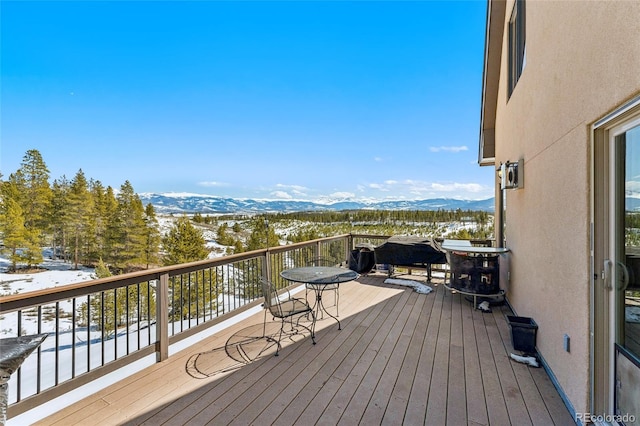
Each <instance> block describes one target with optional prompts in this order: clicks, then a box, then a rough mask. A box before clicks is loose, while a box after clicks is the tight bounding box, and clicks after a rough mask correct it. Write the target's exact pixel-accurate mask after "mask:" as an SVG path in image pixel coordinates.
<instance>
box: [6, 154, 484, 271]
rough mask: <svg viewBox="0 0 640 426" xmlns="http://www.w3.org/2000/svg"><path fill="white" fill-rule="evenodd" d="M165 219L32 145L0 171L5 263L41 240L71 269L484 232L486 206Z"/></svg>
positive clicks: (14, 265) (21, 259)
mask: <svg viewBox="0 0 640 426" xmlns="http://www.w3.org/2000/svg"><path fill="white" fill-rule="evenodd" d="M167 219H169V220H168V221H163V222H167V223H169V224H170V225H169V226H168V227H166V228H163V227H161V225H160V221H159V217H158V215H157V214H156V211H155V209H154V207H153V205H151V204H147V205H146V206H145V205H143V203H142V202H141V200H140V197H139V196H138V195H137V194H136V192H135V190H134V188H133V185H132V184H131V183H130V182H129V181H125V182H124V183H123V184H122V185H121V186H120V188H118V190H115V189H114V188H112V187H110V186H106V187H105V186H104V185H103V184H102V183H101V182H100V181H99V180H95V179H92V178H88V177H87V176H85V174H84V172H83V171H82V169H80V170H78V172H77V173H76V174H75V176H73V178H71V179H68V178H67V177H66V176H62V177H59V178H56V179H54V180H51V176H50V172H49V170H48V168H47V165H46V163H45V161H44V159H43V158H42V155H41V154H40V152H39V151H38V150H35V149H32V150H28V151H27V152H26V154H25V155H24V157H23V159H22V162H21V164H20V167H19V169H18V170H17V171H15V172H13V173H11V174H10V175H9V176H7V177H6V179H5V177H4V176H3V175H2V174H0V242H1V244H0V249H2V251H3V255H5V256H6V257H8V258H9V259H10V262H11V267H10V270H13V271H15V270H18V269H21V270H23V269H33V268H37V267H38V265H39V264H41V263H42V262H43V254H42V253H43V251H42V248H43V247H50V248H51V251H50V253H52V256H53V257H57V258H61V259H64V260H65V261H67V262H70V263H72V264H73V265H74V267H76V268H77V267H78V265H85V266H92V267H96V271H101V272H100V275H101V276H105V275H111V274H121V273H126V272H131V271H134V270H139V269H148V268H151V267H155V266H160V265H172V264H178V263H185V262H190V261H195V260H202V259H205V258H207V257H211V256H218V255H226V254H232V253H239V252H244V251H250V250H255V249H261V248H265V247H266V246H277V245H281V244H287V243H291V242H301V241H308V240H312V239H316V238H321V237H326V236H334V235H339V234H346V233H354V234H369V235H420V236H425V237H434V238H442V237H444V236H446V237H447V238H461V239H469V238H477V239H487V238H491V237H492V235H493V227H492V226H493V225H492V217H491V215H490V214H488V213H486V212H479V211H463V210H460V209H458V210H454V211H448V210H437V211H418V210H411V211H406V210H401V211H387V210H354V211H330V212H296V213H264V214H259V215H242V214H237V215H203V214H201V213H195V214H192V215H189V216H186V215H172V216H170V217H168V218H167ZM452 224H457V226H456V227H452ZM467 225H468V226H467ZM205 235H206V238H205Z"/></svg>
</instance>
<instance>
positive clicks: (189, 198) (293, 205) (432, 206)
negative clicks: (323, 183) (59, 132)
mask: <svg viewBox="0 0 640 426" xmlns="http://www.w3.org/2000/svg"><path fill="white" fill-rule="evenodd" d="M138 195H139V196H140V199H141V200H142V202H143V203H144V204H148V203H151V204H152V205H153V206H154V207H155V209H156V212H157V213H165V214H166V213H263V212H296V211H340V210H361V209H370V210H438V209H442V210H456V209H462V210H474V211H487V212H493V210H494V199H493V198H489V199H486V200H454V199H450V198H434V199H430V200H414V201H380V202H360V201H336V202H331V203H315V202H311V201H287V200H252V199H239V198H223V197H216V196H213V195H197V194H153V193H144V194H138Z"/></svg>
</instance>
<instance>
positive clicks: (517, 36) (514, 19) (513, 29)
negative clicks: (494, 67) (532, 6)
mask: <svg viewBox="0 0 640 426" xmlns="http://www.w3.org/2000/svg"><path fill="white" fill-rule="evenodd" d="M525 63H526V49H525V12H524V0H516V2H515V4H514V5H513V12H511V18H510V19H509V96H511V94H512V93H513V89H515V87H516V84H517V83H518V79H519V78H520V75H521V74H522V70H524V66H525Z"/></svg>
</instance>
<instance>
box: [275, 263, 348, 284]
mask: <svg viewBox="0 0 640 426" xmlns="http://www.w3.org/2000/svg"><path fill="white" fill-rule="evenodd" d="M280 276H281V277H282V278H284V279H285V280H288V281H293V282H297V283H305V284H339V283H344V282H347V281H353V280H355V279H356V278H358V276H359V274H358V273H357V272H356V271H352V270H351V269H345V268H339V267H337V266H303V267H300V268H291V269H285V270H284V271H282V272H280Z"/></svg>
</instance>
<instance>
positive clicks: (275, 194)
mask: <svg viewBox="0 0 640 426" xmlns="http://www.w3.org/2000/svg"><path fill="white" fill-rule="evenodd" d="M271 196H273V197H275V198H277V199H280V200H291V199H292V198H293V197H292V196H291V195H289V193H287V192H285V191H273V192H271Z"/></svg>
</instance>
